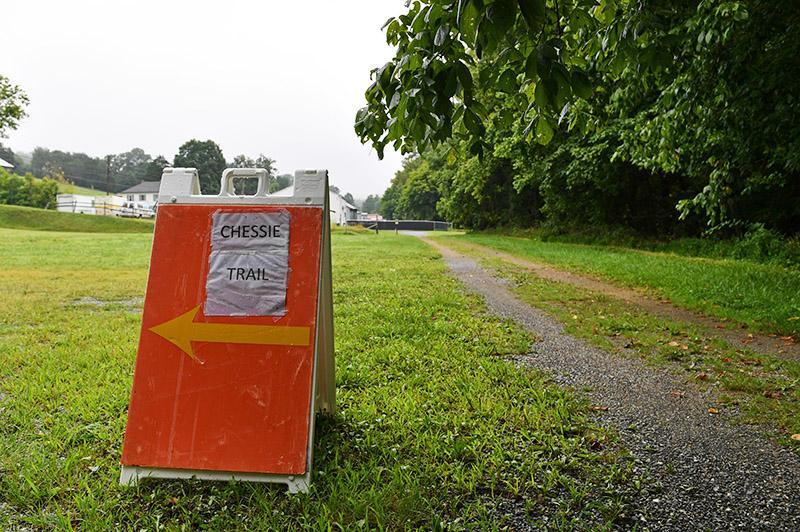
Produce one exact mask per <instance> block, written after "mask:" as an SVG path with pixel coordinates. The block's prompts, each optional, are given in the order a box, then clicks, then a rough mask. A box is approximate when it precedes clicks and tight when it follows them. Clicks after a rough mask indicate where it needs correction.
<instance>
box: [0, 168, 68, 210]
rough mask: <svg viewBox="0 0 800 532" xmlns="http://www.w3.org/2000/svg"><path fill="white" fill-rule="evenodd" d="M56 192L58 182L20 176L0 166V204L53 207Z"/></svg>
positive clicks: (27, 175)
mask: <svg viewBox="0 0 800 532" xmlns="http://www.w3.org/2000/svg"><path fill="white" fill-rule="evenodd" d="M57 194H58V183H56V182H55V181H54V180H52V179H50V178H47V177H46V178H44V179H38V178H36V177H34V176H33V175H31V174H26V175H24V176H21V175H17V174H12V173H11V172H7V171H6V170H3V169H2V168H0V204H6V205H22V206H25V207H38V208H40V209H53V208H55V206H56V195H57Z"/></svg>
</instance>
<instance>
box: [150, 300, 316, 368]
mask: <svg viewBox="0 0 800 532" xmlns="http://www.w3.org/2000/svg"><path fill="white" fill-rule="evenodd" d="M199 310H200V306H199V305H198V306H196V307H195V308H193V309H192V310H190V311H189V312H187V313H186V314H181V315H180V316H178V317H177V318H175V319H172V320H169V321H165V322H164V323H162V324H161V325H156V326H155V327H151V328H150V330H151V331H153V332H154V333H156V334H157V335H159V336H161V337H163V338H164V339H165V340H168V341H170V342H172V343H173V344H175V345H177V346H178V347H180V348H181V350H182V351H183V352H184V353H186V354H187V355H189V356H190V357H192V358H194V351H193V350H192V342H219V343H226V344H258V345H298V346H306V345H309V342H310V334H309V333H310V330H309V328H308V327H287V326H276V325H244V324H238V323H195V321H194V317H195V316H196V315H197V312H198V311H199Z"/></svg>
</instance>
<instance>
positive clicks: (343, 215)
mask: <svg viewBox="0 0 800 532" xmlns="http://www.w3.org/2000/svg"><path fill="white" fill-rule="evenodd" d="M328 201H329V203H330V215H331V223H332V224H336V225H347V221H348V220H355V219H357V218H358V209H356V208H355V207H354V206H353V205H351V204H350V203H348V202H347V200H346V199H344V198H343V197H341V196H340V195H339V194H337V193H336V192H334V191H332V190H331V191H330V195H329V198H328Z"/></svg>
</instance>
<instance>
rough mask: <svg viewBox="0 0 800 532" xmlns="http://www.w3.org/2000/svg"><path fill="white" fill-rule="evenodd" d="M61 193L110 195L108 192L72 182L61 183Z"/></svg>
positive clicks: (59, 190)
mask: <svg viewBox="0 0 800 532" xmlns="http://www.w3.org/2000/svg"><path fill="white" fill-rule="evenodd" d="M58 193H59V194H81V195H84V196H108V192H106V191H104V190H97V189H94V188H86V187H79V186H78V185H73V184H71V183H59V184H58Z"/></svg>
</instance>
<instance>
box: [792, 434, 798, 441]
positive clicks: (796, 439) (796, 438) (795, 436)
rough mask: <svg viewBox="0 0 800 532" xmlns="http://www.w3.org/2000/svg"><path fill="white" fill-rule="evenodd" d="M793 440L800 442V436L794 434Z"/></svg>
mask: <svg viewBox="0 0 800 532" xmlns="http://www.w3.org/2000/svg"><path fill="white" fill-rule="evenodd" d="M792 439H793V440H794V441H800V434H792Z"/></svg>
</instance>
